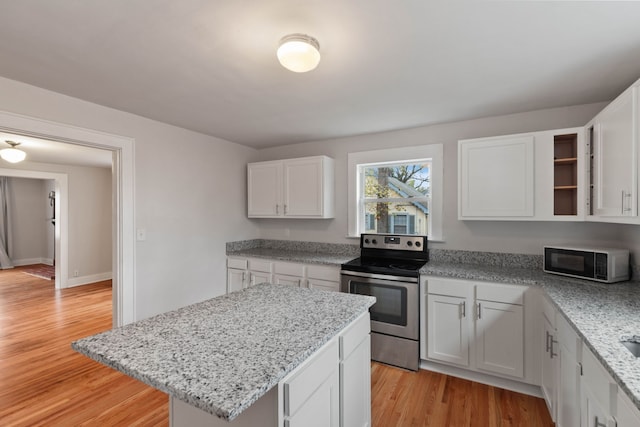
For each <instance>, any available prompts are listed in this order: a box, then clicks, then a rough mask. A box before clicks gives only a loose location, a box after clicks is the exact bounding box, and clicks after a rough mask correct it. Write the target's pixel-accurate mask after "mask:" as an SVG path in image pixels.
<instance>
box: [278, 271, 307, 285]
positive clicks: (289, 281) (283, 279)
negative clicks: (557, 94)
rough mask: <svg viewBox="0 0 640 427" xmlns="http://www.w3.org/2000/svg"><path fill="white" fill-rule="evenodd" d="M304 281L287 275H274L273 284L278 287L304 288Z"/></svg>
mask: <svg viewBox="0 0 640 427" xmlns="http://www.w3.org/2000/svg"><path fill="white" fill-rule="evenodd" d="M302 281H303V278H302V277H297V276H286V275H283V274H274V275H273V282H274V283H275V284H276V285H290V286H297V287H300V286H302Z"/></svg>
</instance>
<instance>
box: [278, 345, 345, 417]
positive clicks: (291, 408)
mask: <svg viewBox="0 0 640 427" xmlns="http://www.w3.org/2000/svg"><path fill="white" fill-rule="evenodd" d="M337 369H338V340H337V339H333V340H331V341H329V343H328V344H326V345H325V346H324V347H323V348H321V349H320V350H319V352H318V353H316V354H315V355H313V356H311V358H310V359H309V360H307V362H305V363H303V364H302V365H301V366H300V367H299V368H298V369H297V370H296V371H295V373H294V374H293V376H291V377H290V378H289V379H286V380H285V381H284V412H285V415H286V416H291V415H293V414H295V412H296V411H297V410H298V409H299V408H300V406H302V405H303V404H304V403H305V402H306V401H307V399H308V398H309V397H310V396H311V395H312V394H313V393H314V391H315V390H316V389H317V388H318V386H319V385H321V384H322V382H323V381H324V379H325V378H327V377H329V376H330V375H332V374H334V372H336V371H337Z"/></svg>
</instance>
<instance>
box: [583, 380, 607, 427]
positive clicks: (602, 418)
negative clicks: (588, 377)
mask: <svg viewBox="0 0 640 427" xmlns="http://www.w3.org/2000/svg"><path fill="white" fill-rule="evenodd" d="M602 387H608V384H602ZM580 407H581V408H580V409H581V424H580V425H582V426H585V427H609V426H610V424H609V421H610V418H609V414H608V413H607V411H606V409H605V408H603V407H602V406H601V405H600V403H599V402H598V399H597V398H596V397H595V395H594V393H593V390H591V388H590V387H585V386H584V385H583V387H582V390H581V393H580Z"/></svg>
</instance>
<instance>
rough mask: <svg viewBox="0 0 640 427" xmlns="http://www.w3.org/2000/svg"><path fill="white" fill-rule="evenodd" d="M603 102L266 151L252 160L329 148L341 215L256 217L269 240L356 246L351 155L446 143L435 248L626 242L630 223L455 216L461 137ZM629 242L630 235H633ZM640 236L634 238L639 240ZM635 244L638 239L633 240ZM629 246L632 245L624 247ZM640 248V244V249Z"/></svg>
mask: <svg viewBox="0 0 640 427" xmlns="http://www.w3.org/2000/svg"><path fill="white" fill-rule="evenodd" d="M605 105H606V103H598V104H589V105H582V106H576V107H569V108H556V109H548V110H540V111H534V112H529V113H522V114H513V115H507V116H500V117H489V118H483V119H477V120H470V121H464V122H457V123H447V124H441V125H434V126H426V127H420V128H413V129H405V130H399V131H394V132H385V133H378V134H370V135H362V136H355V137H350V138H340V139H334V140H327V141H317V142H311V143H305V144H296V145H288V146H281V147H275V148H270V149H263V150H260V151H258V152H257V153H256V155H255V156H254V157H253V161H261V160H274V159H278V158H291V157H300V156H311V155H318V154H326V155H328V156H330V157H333V158H334V159H335V160H336V218H335V219H333V220H312V221H311V220H305V221H300V220H298V221H296V220H262V219H259V220H254V222H255V223H256V224H258V225H259V226H260V227H261V237H262V238H265V239H292V240H312V241H321V242H342V243H353V244H357V242H355V241H354V240H353V239H348V238H347V237H346V235H347V170H346V168H347V154H348V153H350V152H358V151H366V150H376V149H382V148H389V147H404V146H412V145H424V144H436V143H442V144H443V145H444V222H443V228H444V231H443V235H444V240H445V241H444V243H432V244H431V246H432V247H438V248H445V249H462V250H478V251H495V252H513V253H530V254H541V253H542V246H543V245H544V244H554V243H562V242H573V243H600V244H608V245H615V246H624V244H621V242H620V239H621V238H622V235H623V234H624V233H627V234H629V235H631V234H632V235H634V236H636V238H637V237H640V232H637V231H635V230H636V229H637V228H636V229H634V233H629V230H628V229H629V227H628V226H621V225H614V224H592V223H564V222H562V223H560V222H520V221H517V222H484V221H482V222H480V221H458V219H457V217H458V213H457V186H458V183H457V180H458V178H457V141H458V140H459V139H465V138H476V137H485V136H494V135H504V134H512V133H520V132H532V131H539V130H549V129H560V128H566V127H574V126H583V125H585V124H586V123H587V122H588V121H589V120H590V119H591V118H592V117H594V116H595V115H596V113H597V112H598V111H600V110H601V109H602V108H603V107H604V106H605ZM628 240H629V241H631V239H628ZM636 241H637V240H636ZM636 245H638V244H636ZM627 246H628V245H627ZM638 249H640V247H639V248H638Z"/></svg>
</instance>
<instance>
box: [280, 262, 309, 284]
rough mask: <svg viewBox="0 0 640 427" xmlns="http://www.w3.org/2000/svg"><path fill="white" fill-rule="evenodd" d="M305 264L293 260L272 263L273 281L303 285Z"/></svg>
mask: <svg viewBox="0 0 640 427" xmlns="http://www.w3.org/2000/svg"><path fill="white" fill-rule="evenodd" d="M304 273H305V266H304V265H303V264H297V263H293V262H282V261H276V262H274V263H273V283H275V284H277V285H291V286H297V287H305V285H306V283H305V274H304Z"/></svg>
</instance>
